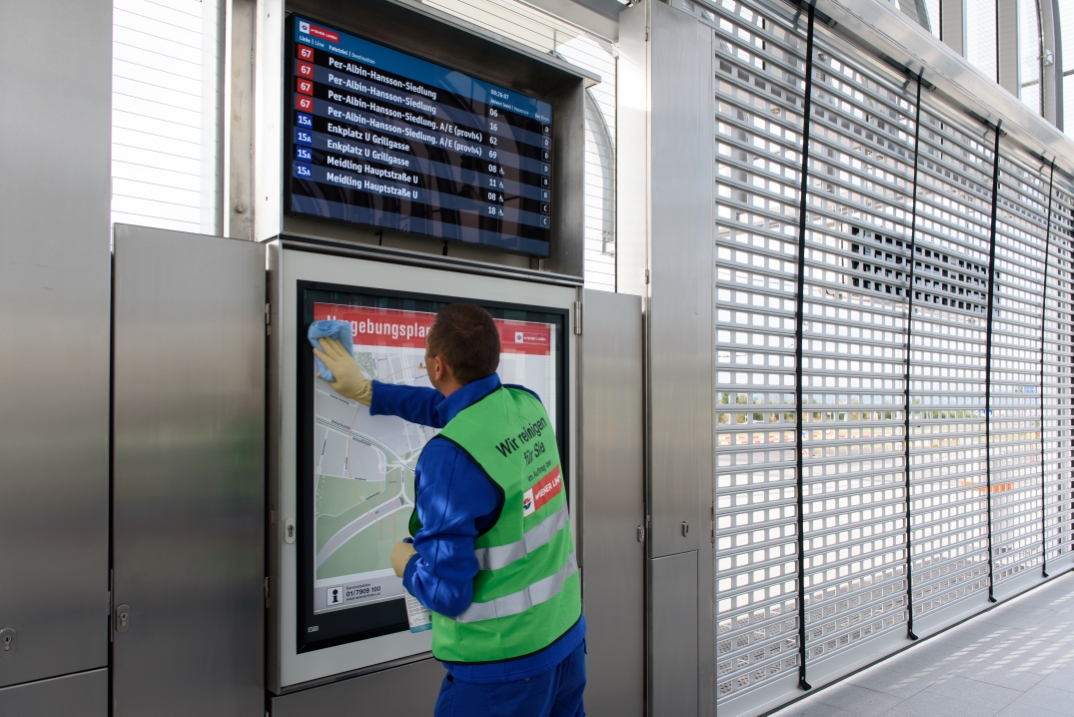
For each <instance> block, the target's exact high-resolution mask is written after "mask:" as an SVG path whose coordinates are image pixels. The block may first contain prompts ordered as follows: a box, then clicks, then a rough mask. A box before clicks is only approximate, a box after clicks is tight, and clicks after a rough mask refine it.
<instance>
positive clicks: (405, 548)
mask: <svg viewBox="0 0 1074 717" xmlns="http://www.w3.org/2000/svg"><path fill="white" fill-rule="evenodd" d="M416 552H417V551H416V550H414V546H413V545H411V544H410V543H396V544H395V547H394V548H392V570H394V571H395V575H396V577H400V578H401V577H403V571H404V570H406V564H407V563H408V562H410V556H411V555H414V554H415V553H416Z"/></svg>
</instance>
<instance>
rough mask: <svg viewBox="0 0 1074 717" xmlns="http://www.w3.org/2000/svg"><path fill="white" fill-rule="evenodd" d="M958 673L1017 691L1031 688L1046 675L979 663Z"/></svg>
mask: <svg viewBox="0 0 1074 717" xmlns="http://www.w3.org/2000/svg"><path fill="white" fill-rule="evenodd" d="M959 674H960V675H961V676H962V677H968V678H970V679H972V680H977V681H978V682H987V683H988V684H990V685H997V686H999V687H1006V688H1007V689H1011V690H1018V691H1019V692H1025V691H1027V690H1029V689H1031V688H1032V687H1034V686H1035V685H1037V684H1038V683H1040V681H1041V680H1043V679H1044V678H1045V677H1046V675H1044V674H1043V673H1039V672H1013V671H1012V670H1011V668H1004V669H1001V670H994V669H989V668H988V667H987V666H983V667H982V666H980V665H978V666H977V668H976V669H972V670H960V671H959Z"/></svg>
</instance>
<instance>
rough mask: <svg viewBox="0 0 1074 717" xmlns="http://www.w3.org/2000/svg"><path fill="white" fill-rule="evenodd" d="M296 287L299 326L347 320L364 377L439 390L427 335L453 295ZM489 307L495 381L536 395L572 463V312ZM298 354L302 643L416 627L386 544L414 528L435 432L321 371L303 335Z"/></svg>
mask: <svg viewBox="0 0 1074 717" xmlns="http://www.w3.org/2000/svg"><path fill="white" fill-rule="evenodd" d="M299 295H300V297H301V307H300V316H301V323H300V325H299V327H298V329H299V332H300V333H299V335H300V336H305V335H306V332H307V331H308V329H309V325H310V323H311V322H313V321H323V320H336V321H346V322H347V323H349V324H350V326H351V336H352V342H353V347H354V349H353V357H354V360H355V362H356V363H357V364H358V365H359V367H361V370H362V373H363V374H364V375H365V376H366V377H367V378H370V379H373V380H376V381H380V382H381V383H386V384H394V385H398V386H413V387H416V388H421V389H425V390H426V391H431V390H432V388H431V384H430V383H429V379H428V373H427V371H426V368H425V335H426V333H428V330H429V328H430V327H431V326H432V323H433V319H434V318H435V316H436V312H437V311H438V310H439V309H440V308H441V307H443V306H444V305H445V304H447V303H449V302H450V301H451V299H449V298H437V297H428V296H420V295H415V294H406V295H404V294H391V295H388V294H385V292H383V291H369V292H367V291H364V290H361V289H356V288H353V287H337V286H331V285H323V284H313V283H305V282H299ZM484 306H485V308H486V309H488V311H489V313H490V314H492V317H493V320H494V321H495V322H496V326H497V328H498V329H499V333H500V350H501V353H500V365H499V368H498V370H497V373H498V374H499V376H500V380H501V381H502V382H503V383H505V384H515V385H521V386H525V387H526V388H528V389H530V390H531V391H534V392H535V393H536V394H537V395H538V396H539V397H540V399H541V401H542V403H543V404H544V406H545V409H546V410H547V411H548V415H549V417H550V418H551V419H552V424H553V426H552V427H553V430H555V432H556V435H557V438H558V439H559V441H558V442H559V444H560V445H559V450H560V454H561V456H564V459H563V460H564V465H567V460H566V458H565V456H566V448H567V447H566V446H565V445H563V441H562V436H563V435H565V432H564V431H563V429H562V427H563V422H564V420H565V418H564V415H565V414H564V409H565V404H564V397H563V395H562V394H563V382H564V375H565V374H564V370H565V366H566V364H565V360H566V354H565V345H564V326H565V322H566V315H565V314H564V313H563V312H562V311H557V310H554V309H542V308H537V307H532V308H530V307H519V306H504V305H495V304H484ZM299 353H300V356H299V363H298V365H299V377H300V381H299V383H298V385H299V396H298V399H299V400H298V405H299V416H298V421H299V423H298V425H299V426H300V429H299V436H300V449H299V456H300V467H299V471H298V475H299V480H300V483H299V486H298V496H299V515H300V516H301V519H300V520H299V524H300V530H299V535H298V543H299V560H298V569H299V575H300V585H301V587H300V589H299V603H300V606H301V608H300V609H301V616H302V617H301V619H300V620H299V635H298V637H299V641H298V643H299V645H300V651H305V650H316V649H320V648H322V647H329V646H331V645H337V644H342V643H345V642H353V641H355V640H361V639H367V638H370V637H376V636H378V635H384V634H390V633H393V632H401V631H404V630H408V629H409V627H408V624H407V617H406V610H405V608H404V603H403V583H402V580H400V579H399V578H398V577H396V575H395V572H394V571H393V570H392V567H391V552H392V548H393V547H394V546H395V544H396V543H397V542H399V541H400V540H402V539H403V538H405V537H407V536H409V529H408V525H409V520H410V514H411V513H412V512H413V510H414V503H415V498H416V495H415V489H414V482H415V469H416V467H417V462H418V457H419V456H420V455H421V451H422V449H423V448H424V447H425V444H426V443H428V441H429V440H430V439H432V438H433V437H434V436H436V434H437V433H438V432H439V431H438V429H436V428H434V427H430V426H424V425H419V424H417V423H410V422H409V421H406V420H404V419H403V418H400V417H397V416H389V415H372V414H371V413H370V411H369V409H368V408H367V407H365V406H363V405H362V404H360V403H358V402H357V401H354V400H353V399H351V398H348V397H345V396H341V395H340V394H338V393H336V392H335V391H334V390H333V389H332V387H331V385H329V384H328V383H327V382H326V381H324V380H323V379H322V378H320V377H319V376H316V375H315V374H314V370H313V360H312V359H313V354H312V351H311V350H310V348H309V344H307V343H304V342H302V344H301V346H300V351H299ZM374 390H375V389H374Z"/></svg>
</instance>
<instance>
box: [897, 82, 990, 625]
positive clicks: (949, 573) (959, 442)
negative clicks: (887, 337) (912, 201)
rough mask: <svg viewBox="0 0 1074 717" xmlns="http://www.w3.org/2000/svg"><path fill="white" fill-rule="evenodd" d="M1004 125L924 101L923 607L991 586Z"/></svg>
mask: <svg viewBox="0 0 1074 717" xmlns="http://www.w3.org/2000/svg"><path fill="white" fill-rule="evenodd" d="M994 141H995V140H994V135H993V134H992V133H991V132H990V131H988V130H986V129H985V128H983V127H980V126H974V125H972V124H970V123H968V122H966V121H964V120H962V119H961V118H959V117H958V116H957V115H956V114H955V113H954V112H953V111H950V110H948V109H947V108H946V107H944V106H943V105H941V104H939V103H938V102H936V101H935V100H932V99H931V98H927V97H926V98H924V99H923V100H922V107H921V132H920V140H919V146H918V188H917V197H916V209H917V218H916V230H917V231H916V236H915V242H914V272H913V273H914V286H913V302H912V303H913V324H912V326H911V334H910V347H911V348H910V357H909V358H910V406H909V411H910V492H911V500H910V523H911V533H910V544H911V556H912V561H911V565H912V567H911V569H912V574H911V578H912V584H913V592H912V602H913V610H914V615H915V617H916V616H918V615H921V614H924V613H928V612H930V611H932V610H936V609H938V608H941V607H944V606H947V605H951V604H953V603H956V602H958V601H960V600H963V599H966V598H971V597H974V596H976V597H978V598H980V597H981V596H982V595H984V594H986V593H987V591H988V533H987V530H988V528H987V525H988V515H987V496H986V495H985V491H986V490H987V457H986V455H985V430H986V423H985V405H984V402H985V374H984V371H985V352H986V350H987V327H986V326H985V321H986V315H987V304H988V256H989V241H990V239H989V231H990V228H989V225H990V216H991V201H992V199H991V197H992V154H993V147H994Z"/></svg>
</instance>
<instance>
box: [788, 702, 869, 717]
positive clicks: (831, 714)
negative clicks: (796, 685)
mask: <svg viewBox="0 0 1074 717" xmlns="http://www.w3.org/2000/svg"><path fill="white" fill-rule="evenodd" d="M770 717H857V715H855V714H854V713H853V712H846V711H844V710H841V709H839V708H837V707H832V706H831V705H826V704H824V703H822V702H817V701H816V700H815V699H812V698H810V699H807V700H802V701H801V702H798V703H795V704H793V705H791V706H790V707H787V708H786V709H783V710H780V711H779V712H776V713H774V714H772V715H771V716H770Z"/></svg>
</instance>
